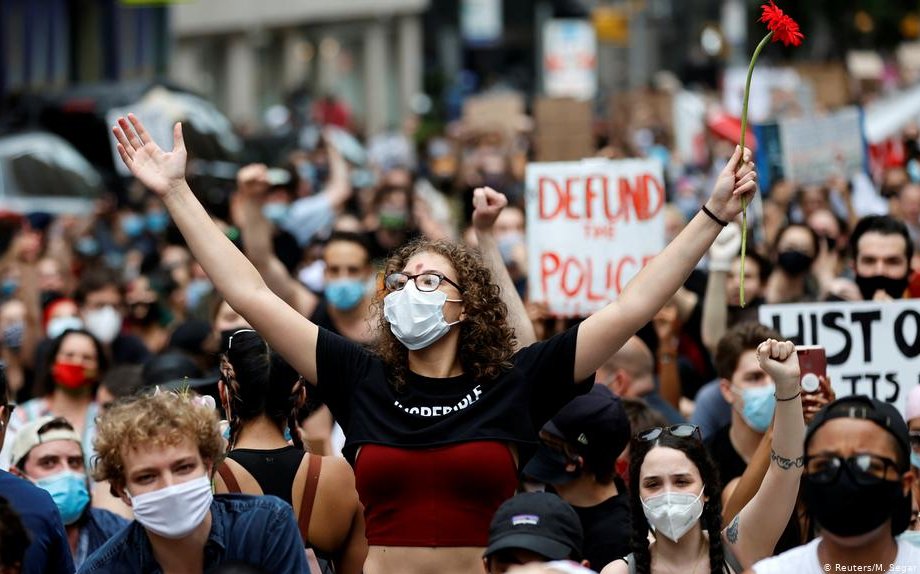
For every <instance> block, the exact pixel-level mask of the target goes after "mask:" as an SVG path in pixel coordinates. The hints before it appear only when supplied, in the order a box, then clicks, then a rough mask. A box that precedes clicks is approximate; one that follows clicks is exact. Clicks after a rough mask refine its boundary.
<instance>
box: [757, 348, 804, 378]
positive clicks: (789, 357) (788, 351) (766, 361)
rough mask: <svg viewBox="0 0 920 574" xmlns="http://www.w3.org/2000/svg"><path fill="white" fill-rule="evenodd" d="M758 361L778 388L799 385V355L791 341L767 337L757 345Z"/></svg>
mask: <svg viewBox="0 0 920 574" xmlns="http://www.w3.org/2000/svg"><path fill="white" fill-rule="evenodd" d="M757 361H758V362H759V363H760V368H761V369H763V370H764V372H765V373H767V374H768V375H770V378H772V379H773V381H774V382H775V383H776V387H777V388H778V389H779V388H781V387H785V389H787V390H788V389H789V388H790V386H793V387H798V386H799V357H798V355H796V354H795V345H793V344H792V343H791V342H789V341H777V340H776V339H767V340H766V341H764V342H763V343H761V344H760V345H759V346H758V347H757Z"/></svg>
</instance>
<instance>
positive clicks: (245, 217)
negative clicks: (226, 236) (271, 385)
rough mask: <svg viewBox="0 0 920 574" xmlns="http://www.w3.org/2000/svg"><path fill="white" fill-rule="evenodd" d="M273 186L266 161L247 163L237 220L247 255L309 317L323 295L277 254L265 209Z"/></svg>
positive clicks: (271, 284)
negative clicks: (299, 278)
mask: <svg viewBox="0 0 920 574" xmlns="http://www.w3.org/2000/svg"><path fill="white" fill-rule="evenodd" d="M270 186H271V184H270V183H269V180H268V168H267V167H266V166H265V165H262V164H251V165H247V166H245V167H244V168H242V169H241V170H240V171H239V173H237V175H236V195H235V196H234V197H233V202H234V209H233V210H232V211H233V216H234V223H236V225H237V226H239V228H240V231H241V232H242V238H243V250H244V252H245V253H246V256H247V257H248V258H249V260H250V261H251V262H252V264H253V265H255V267H256V269H257V270H258V271H259V274H261V275H262V278H263V279H264V280H265V283H266V284H267V285H268V287H269V288H270V289H271V290H272V291H274V292H275V294H276V295H278V296H279V297H281V298H282V299H284V301H285V303H287V304H288V305H290V306H291V307H293V308H294V309H296V310H297V311H298V312H300V314H301V315H303V316H304V317H309V316H310V315H312V314H313V311H314V310H315V309H316V305H317V303H318V302H319V298H318V297H317V296H316V295H314V294H313V293H312V292H311V291H310V290H309V289H307V288H306V287H305V286H304V285H303V284H302V283H301V282H300V281H298V280H297V279H296V278H295V277H292V276H291V274H290V273H289V272H288V270H287V268H286V267H285V266H284V263H282V262H281V260H280V259H278V256H277V255H275V250H274V246H273V244H272V223H271V222H270V221H269V220H268V218H266V217H265V215H263V213H262V206H263V205H264V201H265V194H266V193H268V190H269V188H270Z"/></svg>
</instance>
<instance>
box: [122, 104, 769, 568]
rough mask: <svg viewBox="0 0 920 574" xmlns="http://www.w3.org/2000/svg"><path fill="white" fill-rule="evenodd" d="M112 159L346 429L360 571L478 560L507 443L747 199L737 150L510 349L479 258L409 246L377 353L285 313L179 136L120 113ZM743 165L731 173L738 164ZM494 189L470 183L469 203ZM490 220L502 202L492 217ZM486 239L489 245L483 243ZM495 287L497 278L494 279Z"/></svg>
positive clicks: (589, 369)
mask: <svg viewBox="0 0 920 574" xmlns="http://www.w3.org/2000/svg"><path fill="white" fill-rule="evenodd" d="M113 131H114V133H115V137H116V139H117V140H118V150H119V153H120V155H121V158H122V160H123V161H124V162H125V164H126V165H127V166H128V168H129V169H130V170H131V172H132V173H133V174H134V175H135V177H137V178H138V179H139V180H140V181H141V182H142V183H143V184H144V185H146V186H147V187H148V188H149V189H150V190H152V191H153V192H154V193H156V194H157V195H158V196H159V197H160V198H161V199H162V200H163V202H164V203H165V205H166V208H167V209H168V210H169V212H170V214H171V215H172V218H173V221H175V222H176V224H177V225H178V227H179V230H180V231H181V232H182V234H183V235H184V237H185V239H186V241H187V242H188V245H189V247H190V248H191V250H192V252H193V253H194V255H195V257H196V258H197V260H198V261H199V263H200V264H201V265H202V267H203V268H204V269H205V271H206V272H207V273H208V275H209V276H210V277H211V279H212V280H213V281H214V284H215V286H216V287H217V288H218V289H219V290H220V291H221V293H222V294H223V295H224V297H225V298H226V300H227V301H228V302H229V303H230V305H231V306H232V307H233V308H234V309H235V310H237V311H238V312H239V313H240V314H241V315H242V316H243V317H245V318H246V319H247V320H249V322H250V323H251V324H252V326H253V327H254V328H256V329H257V330H258V331H259V332H260V333H261V334H262V335H263V336H264V337H265V339H266V340H267V341H268V343H269V344H270V345H271V346H272V348H273V349H275V350H276V351H278V352H279V353H280V354H281V355H282V356H283V357H284V358H285V359H287V360H288V361H289V362H290V363H291V365H293V366H294V367H295V368H296V369H297V370H298V371H299V372H300V373H301V374H302V375H303V376H304V378H305V379H306V380H307V381H308V382H309V383H310V384H312V385H315V386H316V387H317V390H318V394H319V395H320V396H321V397H322V399H323V400H324V401H325V402H326V404H328V405H329V407H330V409H331V410H332V413H333V415H335V418H336V420H338V421H339V422H340V423H341V424H342V427H343V428H344V430H345V433H346V436H347V442H346V445H345V450H344V452H345V456H346V457H347V458H348V459H349V460H350V461H352V463H353V464H354V466H355V475H356V481H357V489H358V493H359V495H360V497H361V501H362V503H363V504H364V506H365V517H366V532H367V539H368V544H369V545H370V549H369V552H368V558H367V562H366V564H365V572H367V573H368V574H378V573H390V572H400V573H409V574H417V573H427V572H432V573H434V572H437V573H447V574H453V573H458V574H459V573H461V572H463V573H466V572H473V571H477V570H478V569H479V568H481V566H480V564H481V557H482V551H483V548H484V547H485V545H486V542H487V538H488V526H489V519H490V518H491V516H492V514H493V513H494V511H495V509H497V508H498V506H499V505H500V504H501V502H503V501H504V500H505V499H506V498H509V497H510V496H511V495H512V494H513V493H514V491H515V488H516V487H517V482H518V481H517V467H518V458H517V456H518V454H517V453H518V448H520V447H529V446H532V445H534V444H535V443H536V439H537V431H538V430H539V428H540V426H541V425H542V424H543V423H544V422H545V421H546V420H548V419H549V418H550V417H551V416H552V415H553V414H555V412H556V411H557V410H558V409H559V408H560V407H561V406H562V405H564V404H565V403H566V402H568V401H569V400H570V399H572V398H573V397H574V396H576V395H577V394H579V393H583V392H586V391H587V390H588V389H589V388H590V384H591V378H592V376H593V373H594V371H595V370H596V369H597V368H598V367H599V366H600V365H601V364H602V363H603V362H604V361H605V360H606V359H607V358H608V357H609V356H610V355H611V354H612V353H613V352H615V351H616V350H617V349H618V348H619V347H620V346H621V345H622V344H623V343H624V342H625V341H626V340H627V339H628V338H629V337H630V336H631V335H632V334H633V333H635V332H636V331H637V330H638V329H639V328H640V327H641V326H642V325H644V324H645V323H647V322H648V321H649V320H650V319H651V317H652V316H653V315H654V313H655V312H656V311H657V310H658V309H659V308H661V306H662V305H663V304H664V303H665V302H666V301H667V300H668V299H669V298H670V297H671V296H672V295H673V294H674V292H675V291H676V290H677V288H678V287H679V286H680V285H681V284H682V283H683V281H684V280H685V278H686V277H687V275H689V273H690V271H691V270H692V269H693V267H694V266H695V265H696V263H697V262H698V261H699V259H700V258H701V257H702V256H703V254H704V253H705V252H706V250H707V249H708V247H709V245H710V244H711V243H712V241H713V240H714V239H715V237H716V235H718V233H719V231H720V230H721V229H722V225H721V224H720V221H721V222H724V221H725V220H730V219H733V218H734V217H735V216H736V215H737V214H738V213H739V212H740V208H741V199H742V197H750V196H751V194H752V193H753V190H754V189H755V186H756V183H755V179H756V174H755V173H754V170H753V164H752V163H751V162H750V161H749V157H750V152H749V151H747V150H745V151H744V153H745V161H744V162H742V161H741V155H742V151H741V150H740V149H738V150H736V153H735V155H734V156H733V157H732V159H731V160H730V161H729V163H728V165H727V166H726V167H725V169H724V170H723V171H722V173H721V174H720V176H719V178H718V181H717V183H716V185H715V190H714V191H713V194H712V196H711V197H710V199H709V201H708V202H707V205H706V209H705V210H704V211H705V212H706V213H700V214H699V215H697V217H695V218H694V219H693V220H692V221H691V222H690V223H689V224H688V225H687V227H686V228H685V230H684V232H683V233H681V235H680V236H679V237H678V238H677V239H675V240H674V241H673V242H671V244H670V245H669V246H668V247H667V248H666V249H665V250H664V251H663V252H662V253H661V254H660V255H659V256H658V257H656V258H655V259H654V260H653V261H651V262H650V263H649V265H648V266H647V267H646V268H645V269H644V270H643V271H641V272H640V273H639V274H638V275H637V276H636V277H635V279H633V281H632V282H631V283H630V285H628V286H627V288H626V289H624V291H623V292H622V293H621V294H620V297H619V298H618V299H617V300H616V301H614V302H612V303H610V304H609V305H607V306H606V307H605V308H604V309H602V310H600V311H598V312H597V313H595V314H594V315H592V316H591V317H589V318H587V319H586V320H585V321H583V322H582V323H581V324H580V325H578V326H577V327H573V328H572V329H569V330H568V331H566V332H564V333H561V334H559V335H557V336H555V337H553V338H551V339H549V340H547V341H542V342H539V343H535V344H533V345H530V346H527V347H524V348H521V349H516V343H515V338H514V331H513V329H512V327H511V326H510V321H511V318H510V317H509V314H508V311H507V307H506V306H505V305H504V304H503V303H502V300H501V298H500V295H501V292H500V288H499V286H498V285H497V284H496V280H495V278H493V277H492V276H491V275H490V273H489V272H488V271H487V270H486V268H485V266H484V264H483V262H482V259H481V258H480V257H479V255H477V254H475V253H473V252H471V251H469V250H467V249H466V248H464V247H462V246H460V245H456V244H453V243H448V242H441V241H426V240H420V241H416V242H413V243H411V244H409V245H408V246H405V247H403V248H402V249H400V250H399V251H398V252H397V253H396V254H395V255H393V256H392V257H391V258H390V260H389V261H388V262H387V264H386V269H385V274H386V277H385V285H386V289H385V297H383V300H382V301H378V305H379V325H378V329H379V333H378V341H379V342H378V345H377V347H376V349H375V350H374V351H366V350H364V349H363V348H361V347H360V346H358V345H356V344H354V343H351V342H349V341H346V340H345V339H342V338H341V337H337V336H335V335H332V334H330V333H329V332H327V331H324V330H322V329H320V328H319V327H317V326H316V325H314V324H313V323H311V322H310V321H309V320H308V319H306V318H305V317H303V316H302V315H301V314H299V313H297V312H296V311H295V310H293V309H292V308H290V307H289V306H287V305H286V304H285V303H284V302H283V301H282V300H281V299H279V298H278V297H277V296H276V295H275V294H273V293H272V292H271V290H270V289H268V288H267V287H266V285H265V283H264V281H263V280H262V278H261V277H260V276H259V274H258V272H257V271H256V270H255V268H254V267H253V266H252V265H251V264H250V263H249V261H248V260H247V259H246V258H245V257H244V256H243V254H242V253H240V252H239V251H238V250H237V249H235V248H234V247H233V244H232V243H231V242H230V241H229V240H228V239H227V238H226V237H225V236H224V235H223V233H221V231H220V230H219V229H218V228H217V226H215V225H214V224H213V223H212V222H211V219H210V217H209V216H208V214H207V212H206V211H205V210H204V208H203V207H202V206H201V204H200V203H199V202H198V201H197V199H196V198H195V196H194V194H193V193H192V191H191V189H189V187H188V184H187V183H186V181H185V163H186V152H185V146H184V143H183V141H182V130H181V126H179V125H178V124H177V125H176V128H175V136H174V137H175V144H174V147H173V150H172V151H170V152H166V151H163V150H162V149H160V148H159V147H158V146H157V145H156V144H155V143H154V142H153V141H152V140H151V138H150V136H149V135H148V134H147V132H146V131H145V130H144V128H143V126H142V125H141V123H140V122H139V121H138V120H137V119H136V118H134V117H133V116H129V117H128V119H124V118H120V119H119V121H118V125H117V126H115V128H114V130H113ZM739 167H740V169H739ZM502 199H503V198H502V197H501V196H499V195H497V194H495V193H494V192H491V190H477V192H476V194H475V196H474V202H475V203H477V207H480V208H482V207H486V206H489V205H491V206H495V205H499V206H500V202H501V200H502ZM495 213H496V214H497V211H495ZM483 239H485V241H488V240H489V239H490V238H488V237H485V238H483V237H481V246H482V240H483ZM502 284H504V282H502Z"/></svg>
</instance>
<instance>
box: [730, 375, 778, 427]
mask: <svg viewBox="0 0 920 574" xmlns="http://www.w3.org/2000/svg"><path fill="white" fill-rule="evenodd" d="M736 388H737V387H736ZM775 393H776V385H774V384H773V383H770V384H767V385H763V386H760V387H748V388H746V389H742V390H741V400H742V401H744V408H743V409H742V410H741V418H743V419H744V422H746V423H747V424H748V426H749V427H751V428H752V429H754V430H755V431H757V432H766V430H767V428H768V427H769V426H770V421H772V420H773V412H774V411H775V410H776V395H775Z"/></svg>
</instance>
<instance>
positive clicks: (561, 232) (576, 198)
mask: <svg viewBox="0 0 920 574" xmlns="http://www.w3.org/2000/svg"><path fill="white" fill-rule="evenodd" d="M525 181H526V188H527V191H526V198H527V253H528V285H529V289H530V300H531V301H541V302H545V303H547V305H548V306H549V311H550V313H551V314H553V315H555V316H564V317H582V316H586V315H589V314H591V313H593V312H594V311H597V310H598V309H600V308H602V307H604V306H605V305H606V304H607V303H608V302H609V301H611V300H613V299H615V298H616V297H617V295H619V293H620V292H621V291H622V290H623V288H624V287H625V286H626V284H627V283H628V282H629V280H630V279H632V278H633V277H634V276H635V275H636V274H637V273H638V272H639V270H640V269H641V268H642V267H644V266H645V265H646V264H647V263H648V262H649V261H650V260H651V259H652V258H653V257H654V256H655V255H656V254H658V252H659V251H661V250H662V249H663V248H664V204H665V200H666V198H665V188H664V177H663V175H662V167H661V163H659V162H657V161H654V160H644V159H643V160H639V159H630V160H619V161H609V160H604V159H590V160H584V161H580V162H559V163H531V164H528V166H527V172H526V176H525Z"/></svg>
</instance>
